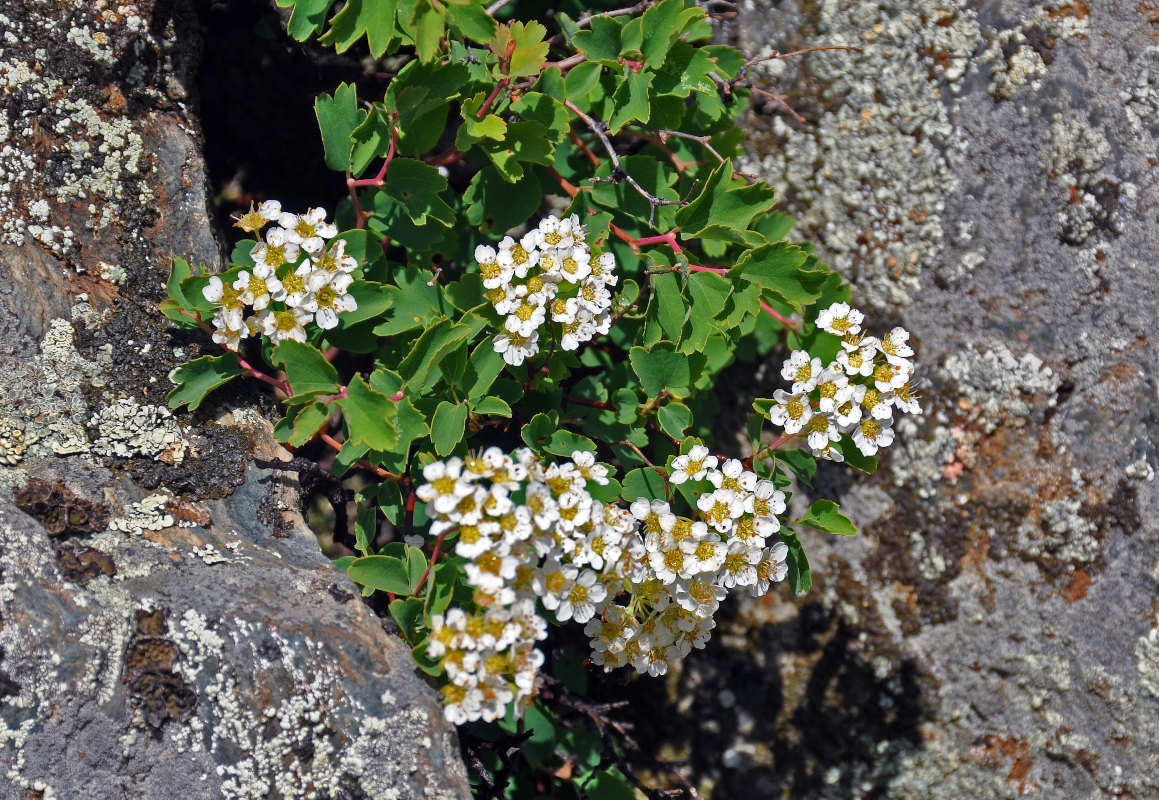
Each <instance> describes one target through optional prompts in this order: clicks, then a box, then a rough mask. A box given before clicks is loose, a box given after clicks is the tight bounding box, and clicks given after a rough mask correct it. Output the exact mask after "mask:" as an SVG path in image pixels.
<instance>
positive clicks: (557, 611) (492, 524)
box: [418, 445, 787, 723]
mask: <svg viewBox="0 0 1159 800" xmlns="http://www.w3.org/2000/svg"><path fill="white" fill-rule="evenodd" d="M702 450H703V452H701V451H702ZM681 459H684V461H685V462H687V463H684V462H681ZM677 461H678V462H681V464H683V466H682V470H683V472H682V474H683V476H684V477H683V480H699V481H707V482H708V483H709V484H711V486H712V491H711V492H707V491H706V492H705V493H704V494H702V495H701V497H700V501H699V502H698V504H697V505H698V508H699V514H698V518H697V519H689V518H685V517H679V516H677V515H676V514H674V513H673V512H672V511H671V508H670V506H669V504H668V503H666V502H664V501H660V500H648V499H645V498H641V499H638V500H637V501H636V502H634V503H632V505H631V508H630V509H629V510H627V511H625V510H624V509H622V508H619V507H617V506H615V505H613V504H610V503H604V502H601V501H599V500H597V499H595V498H594V497H593V496H592V494H591V491H590V488H594V486H595V485H606V484H607V483H608V478H607V473H608V471H607V468H606V467H605V466H603V465H602V464H599V463H597V462H596V460H595V457H594V456H593V455H592V454H591V453H585V452H582V451H577V452H575V453H573V454H572V459H571V461H565V462H560V463H553V464H550V465H544V464H543V463H542V462H540V461H539V460H538V459H537V458H535V456H534V455H533V454H532V453H531V451H530V450H528V449H526V448H522V449H520V450H516V451H515V452H514V453H513V454H511V455H507V454H505V453H503V452H502V451H501V450H499V449H498V448H490V449H488V450H486V451H484V452H483V453H481V454H478V455H471V456H468V457H467V458H466V459H460V458H457V457H456V458H451V459H448V460H446V461H436V462H433V463H431V464H429V465H427V466H426V467H425V468H424V470H423V477H424V479H425V481H426V483H424V484H423V485H422V486H421V487H419V489H418V497H419V498H420V499H421V500H423V501H424V502H425V503H426V504H427V514H428V515H429V516H430V517H431V519H432V520H433V522H432V526H431V531H430V533H431V535H434V536H439V537H440V538H443V537H451V536H453V537H454V538H455V544H454V551H455V553H456V554H457V555H459V556H461V557H462V558H464V559H465V560H466V563H465V565H464V571H465V575H466V580H467V582H468V583H469V584H470V586H471V587H472V589H473V600H474V607H475V610H474V611H473V612H470V611H467V610H465V609H461V608H452V609H450V610H449V611H448V612H447V614H446V615H445V616H435V617H434V618H433V619H432V632H431V636H430V638H429V640H428V645H427V653H428V655H429V656H430V657H432V658H436V659H439V665H440V667H441V668H442V669H443V670H444V671H445V672H446V674H447V677H448V679H449V683H448V685H447V686H445V687H444V688H443V690H442V691H443V696H444V701H445V706H444V710H445V713H446V716H447V718H448V719H450V720H451V721H453V722H456V723H462V722H466V721H470V720H476V719H486V720H491V719H495V718H497V717H500V716H502V715H503V714H504V713H505V711H506V706H507V705H508V704H510V703H512V702H514V703H515V708H516V710H517V712H518V711H519V709H520V706H521V704H526V703H527V702H530V700H531V698H532V697H533V695H534V693H535V687H536V671H537V669H538V667H539V666H540V665H541V664H542V662H543V655H542V653H541V652H540V651H539V650H538V649H537V648H536V646H535V644H536V642H537V641H538V640H540V639H543V638H544V637H545V636H546V622H545V621H544V619H543V618H542V617H541V616H540V613H541V612H540V611H537V608H541V609H543V610H545V611H548V612H551V613H552V615H553V616H554V618H555V620H556V621H557V622H560V623H563V622H567V621H568V620H574V621H575V622H578V623H581V624H583V625H584V626H585V627H584V631H585V633H586V634H587V635H588V637H589V639H590V640H591V646H592V656H591V658H592V661H593V662H594V663H596V664H599V665H602V666H603V667H604V669H605V670H609V671H610V670H612V669H615V668H617V667H621V666H628V665H631V666H632V667H634V668H635V669H636V670H637V671H638V672H641V673H648V674H651V675H661V674H664V673H665V672H666V671H667V669H668V666H669V665H670V664H672V663H674V662H675V661H678V660H679V659H681V658H683V657H684V656H686V655H687V654H688V653H689V652H690V651H691V650H692V649H693V648H702V647H704V645H705V644H706V642H707V641H708V639H709V636H710V631H711V630H712V628H713V627H714V626H715V623H714V621H713V614H714V613H715V612H716V610H717V608H718V607H719V605H720V601H721V600H722V599H723V598H724V596H725V595H726V594H727V591H728V590H729V589H732V588H735V587H747V588H749V589H750V590H751V592H752V593H753V594H754V595H761V594H764V593H765V592H767V591H768V589H769V586H770V585H771V584H772V583H773V582H776V581H780V580H783V579H784V577H785V575H786V572H787V566H786V564H785V558H786V555H787V548H786V547H785V545H784V544H783V543H782V542H781V541H780V540H779V537H776V533H777V531H778V530H779V529H780V522H779V520H778V519H777V515H779V514H781V513H783V512H784V510H785V496H784V494H783V493H782V492H780V491H777V490H776V489H775V488H774V487H773V484H772V483H770V482H768V481H761V480H758V479H757V476H756V475H755V474H754V473H752V472H749V471H747V470H745V469H743V467H742V465H741V464H740V462H738V461H733V460H730V461H726V462H725V463H724V464H723V465H722V467H721V468H720V469H717V459H716V458H715V457H714V456H710V455H708V452H707V450H704V448H703V447H701V446H699V445H698V446H696V447H693V448H692V450H691V451H690V452H689V454H688V455H687V456H681V457H680V458H678V459H677ZM674 480H676V479H675V476H674ZM677 482H679V481H677ZM705 498H708V499H707V500H706V499H705ZM722 509H723V510H722ZM770 537H772V538H773V539H775V542H773V543H769V542H768V539H769V538H770Z"/></svg>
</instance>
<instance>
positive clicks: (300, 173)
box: [195, 0, 382, 241]
mask: <svg viewBox="0 0 1159 800" xmlns="http://www.w3.org/2000/svg"><path fill="white" fill-rule="evenodd" d="M195 6H196V9H197V14H198V19H199V21H200V25H201V37H202V43H203V44H202V53H201V64H200V67H199V69H198V72H197V93H198V98H197V100H198V105H199V108H198V112H199V114H200V118H201V125H202V130H203V131H204V134H205V148H204V153H205V160H206V164H207V167H208V171H209V179H210V182H211V183H212V185H213V193H214V197H215V205H216V211H217V219H218V223H219V224H220V225H221V228H222V230H225V231H229V230H230V226H231V224H232V223H231V220H230V214H232V213H233V212H235V211H237V210H239V209H242V208H248V207H249V204H250V203H251V202H261V201H262V200H270V199H274V200H281V201H282V204H283V205H284V206H285V208H286V209H287V210H305V209H306V208H308V207H310V206H317V205H323V206H324V207H326V210H327V211H328V212H329V214H330V215H331V216H333V214H334V207H335V205H336V204H337V202H338V201H339V200H340V199H341V198H342V197H344V196H345V194H346V185H345V178H344V176H343V175H341V174H340V173H338V172H335V171H333V170H331V169H329V168H328V167H327V166H326V164H325V162H324V161H323V150H322V138H321V135H320V134H319V132H318V122H317V119H316V118H315V116H314V98H315V96H316V95H318V94H319V93H321V92H324V91H325V92H331V91H333V90H334V87H336V86H337V85H338V84H339V83H342V82H343V81H345V82H348V83H349V82H355V83H359V84H360V85H359V89H360V91H359V96H360V97H367V98H374V97H375V95H374V94H373V92H372V91H371V88H372V86H371V85H372V84H376V83H379V80H378V79H377V78H376V77H375V76H373V75H367V74H366V73H364V71H363V66H362V63H361V60H360V59H361V52H360V50H359V48H358V47H354V48H351V50H349V51H347V53H345V54H342V55H338V54H335V53H334V52H333V51H327V50H324V49H322V48H320V47H318V46H317V45H316V44H314V43H306V44H301V43H298V42H295V41H294V40H293V39H291V38H290V37H289V36H288V35H287V34H286V32H285V26H284V23H283V22H282V20H281V18H280V17H279V15H278V13H277V11H276V10H275V9H274V8H273V4H272V3H257V2H252V0H196V3H195ZM364 87H365V90H366V94H364V93H363V91H362V90H363V89H364ZM381 91H382V90H381V88H380V89H378V92H379V95H380V94H381ZM227 235H228V236H229V238H230V240H231V241H233V240H236V239H237V238H238V237H237V236H234V235H233V234H232V233H229V234H227Z"/></svg>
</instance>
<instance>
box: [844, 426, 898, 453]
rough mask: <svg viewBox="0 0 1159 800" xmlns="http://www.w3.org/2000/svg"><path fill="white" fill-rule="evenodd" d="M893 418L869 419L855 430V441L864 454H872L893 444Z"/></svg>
mask: <svg viewBox="0 0 1159 800" xmlns="http://www.w3.org/2000/svg"><path fill="white" fill-rule="evenodd" d="M892 422H893V421H892V420H881V421H880V422H879V421H878V420H876V419H867V420H865V421H863V422H862V423H861V424H860V425H858V426H857V428H856V429H855V430H854V431H853V443H854V444H855V445H857V449H858V450H860V451H861V454H862V455H863V456H872V455H874V454H875V453H877V451H878V449H880V448H882V447H889V446H890V445H891V444H893V428H891V427H890V425H891V424H892Z"/></svg>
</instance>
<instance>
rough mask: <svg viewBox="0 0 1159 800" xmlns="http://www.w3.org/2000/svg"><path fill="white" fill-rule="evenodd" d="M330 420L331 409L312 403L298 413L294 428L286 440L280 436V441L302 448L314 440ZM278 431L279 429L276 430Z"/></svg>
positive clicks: (295, 417) (321, 404) (288, 433)
mask: <svg viewBox="0 0 1159 800" xmlns="http://www.w3.org/2000/svg"><path fill="white" fill-rule="evenodd" d="M328 419H330V409H329V408H327V407H326V405H325V404H323V403H310V404H309V405H306V406H303V407H302V409H301V411H299V412H297V414H296V415H295V416H294V421H293V426H292V427H291V428H290V430H289V431H288V432H287V435H286V436H285V438H282V437H281V436H279V440H280V441H282V442H285V443H287V444H289V445H292V446H293V447H301V446H302V445H304V444H306V442H308V441H310V440H311V439H313V438H314V434H316V433H317V432H318V429H319V428H321V427H322V426H323V425H325V424H326V421H327V420H328ZM276 431H277V429H275V432H276Z"/></svg>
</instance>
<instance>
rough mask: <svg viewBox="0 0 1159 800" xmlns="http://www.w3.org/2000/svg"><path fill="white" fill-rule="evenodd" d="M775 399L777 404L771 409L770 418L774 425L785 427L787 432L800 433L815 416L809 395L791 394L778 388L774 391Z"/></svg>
mask: <svg viewBox="0 0 1159 800" xmlns="http://www.w3.org/2000/svg"><path fill="white" fill-rule="evenodd" d="M773 399H774V400H776V401H777V405H775V406H773V407H772V408H771V409H770V410H769V419H770V420H772V423H773V424H774V425H780V426H781V427H783V428H784V429H785V433H790V434H792V433H799V432H800V431H801V428H802V427H804V425H805V423H807V422H808V421H809V418H810V417H812V416H813V409H812V408H810V407H809V397H808V396H807V395H803V394H789V393H788V392H786V391H785V390H784V389H777V391H775V392H773Z"/></svg>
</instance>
